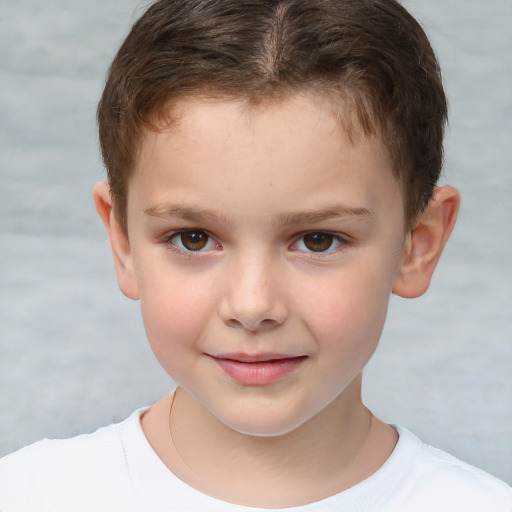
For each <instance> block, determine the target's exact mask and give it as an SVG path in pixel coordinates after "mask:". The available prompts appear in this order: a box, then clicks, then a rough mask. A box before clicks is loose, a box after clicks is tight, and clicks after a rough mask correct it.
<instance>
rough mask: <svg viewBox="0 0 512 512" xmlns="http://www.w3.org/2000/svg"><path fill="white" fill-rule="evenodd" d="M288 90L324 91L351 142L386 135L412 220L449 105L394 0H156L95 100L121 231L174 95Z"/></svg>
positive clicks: (422, 39) (417, 33)
mask: <svg viewBox="0 0 512 512" xmlns="http://www.w3.org/2000/svg"><path fill="white" fill-rule="evenodd" d="M296 93H313V94H315V95H317V96H321V97H324V98H326V99H328V100H329V101H330V102H331V103H332V105H333V106H334V107H335V109H336V111H337V114H338V116H339V121H340V123H341V124H342V125H343V127H344V128H345V130H346V131H347V133H348V134H349V136H350V137H351V139H352V140H354V141H356V140H358V139H359V138H361V137H368V136H376V137H377V138H379V139H380V140H381V141H382V143H383V144H384V147H385V148H386V151H387V153H388V155H389V158H390V159H391V161H392V168H393V173H394V175H395V177H396V179H397V183H398V184H399V186H400V187H401V191H402V197H403V205H404V214H405V221H406V223H405V227H406V228H407V229H409V228H411V227H412V226H413V225H414V221H415V219H416V217H417V215H418V214H419V213H420V212H421V211H423V209H424V208H425V207H426V205H427V204H428V202H429V200H430V199H431V197H432V193H433V190H434V187H435V184H436V182H437V180H438V178H439V174H440V171H441V166H442V157H443V145H442V144H443V132H444V125H445V122H446V114H447V107H446V98H445V95H444V91H443V87H442V83H441V76H440V70H439V66H438V63H437V60H436V58H435V55H434V53H433V51H432V48H431V47H430V44H429V41H428V39H427V37H426V35H425V33H424V31H423V30H422V28H421V27H420V25H419V24H418V23H417V22H416V21H415V20H414V18H413V17H412V16H411V15H410V14H409V13H408V12H407V11H406V10H405V9H404V8H403V7H402V6H401V5H400V4H399V3H398V2H396V1H395V0H356V1H354V0H346V1H341V0H273V1H271V0H255V1H245V2H239V1H237V0H209V1H204V0H160V1H157V2H155V3H154V4H153V5H152V6H151V7H150V8H149V9H148V11H147V12H146V13H145V14H144V15H143V16H142V18H141V19H140V20H139V21H138V22H137V23H135V25H134V27H133V28H132V30H131V32H130V34H129V35H128V37H127V39H126V41H125V42H124V44H123V45H122V47H121V48H120V50H119V52H118V54H117V56H116V57H115V59H114V61H113V63H112V66H111V68H110V72H109V76H108V80H107V84H106V87H105V90H104V93H103V97H102V99H101V102H100V104H99V108H98V120H99V130H100V143H101V149H102V153H103V158H104V162H105V166H106V168H107V172H108V179H109V183H110V187H111V193H112V198H113V201H114V206H115V209H116V212H117V214H118V217H119V219H120V222H121V223H122V225H123V226H124V227H125V229H126V202H127V195H128V183H129V179H130V176H131V174H132V173H133V171H134V168H135V165H136V162H137V157H138V154H139V151H140V149H141V144H142V140H143V136H144V133H145V132H146V131H147V130H159V129H161V128H162V127H166V126H169V125H172V123H173V121H175V119H174V113H175V111H176V110H175V108H174V107H176V105H179V103H180V102H181V101H183V100H184V99H185V98H189V97H194V96H195V97H204V96H206V97H218V98H225V99H237V100H241V101H243V102H245V103H247V104H248V105H250V106H257V105H264V104H265V103H266V102H272V101H275V100H276V99H279V98H283V97H287V96H292V95H294V94H296Z"/></svg>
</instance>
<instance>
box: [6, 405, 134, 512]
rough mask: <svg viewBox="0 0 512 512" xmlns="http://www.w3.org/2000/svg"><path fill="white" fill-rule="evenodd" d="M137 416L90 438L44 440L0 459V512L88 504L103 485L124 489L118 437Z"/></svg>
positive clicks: (123, 467) (121, 455) (123, 448)
mask: <svg viewBox="0 0 512 512" xmlns="http://www.w3.org/2000/svg"><path fill="white" fill-rule="evenodd" d="M139 416H140V412H139V411H136V412H135V413H134V414H133V415H132V416H130V418H128V419H127V420H125V421H124V422H122V423H118V424H113V425H110V426H108V427H104V428H101V429H99V430H98V431H96V432H95V433H93V434H86V435H81V436H78V437H75V438H72V439H63V440H49V439H44V440H42V441H39V442H37V443H35V444H32V445H30V446H27V447H25V448H23V449H21V450H19V451H17V452H15V453H12V454H10V455H7V456H6V457H3V458H2V459H0V509H1V510H2V511H5V512H7V511H9V510H46V508H45V505H44V504H45V503H48V504H50V503H51V504H52V506H53V504H60V503H62V504H65V503H67V502H68V500H69V502H71V501H72V502H73V503H80V501H81V500H83V501H82V503H84V502H88V501H90V499H91V496H92V495H93V494H95V493H96V494H97V493H101V492H103V491H102V489H105V488H106V487H109V486H106V482H109V484H112V485H115V486H121V487H124V486H126V487H127V485H126V484H125V480H126V479H123V475H124V474H126V472H127V469H126V465H125V447H124V442H123V433H124V431H125V430H126V429H127V428H129V426H130V424H131V423H133V422H134V421H136V420H137V418H138V417H139ZM63 507H64V505H63ZM48 510H50V508H48Z"/></svg>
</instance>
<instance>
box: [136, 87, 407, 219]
mask: <svg viewBox="0 0 512 512" xmlns="http://www.w3.org/2000/svg"><path fill="white" fill-rule="evenodd" d="M170 119H171V122H170V123H169V124H168V125H167V126H166V127H165V128H163V129H161V130H160V131H148V132H146V134H145V137H144V140H143V144H142V148H141V151H140V154H139V158H138V162H137V166H136V168H135V172H134V174H133V175H132V177H131V180H130V184H129V193H128V199H129V203H130V197H132V198H133V197H134V196H139V199H140V198H141V194H139V193H138V192H139V191H140V190H143V191H144V194H143V195H145V199H144V200H145V201H146V203H145V204H140V205H139V206H140V208H143V209H148V208H158V207H159V205H165V204H169V203H170V202H172V201H173V200H174V199H175V197H176V196H178V195H181V196H182V197H181V199H183V196H184V197H188V198H190V197H193V198H194V201H195V202H196V203H206V202H210V203H213V202H215V203H216V205H217V206H218V207H225V209H226V212H236V211H237V209H239V210H240V211H241V210H242V209H244V208H246V206H247V204H252V205H253V206H254V207H255V208H256V209H258V210H260V211H261V213H262V214H263V215H264V214H265V209H264V208H261V205H266V207H267V210H268V211H269V212H270V211H273V213H274V214H275V213H276V212H277V209H278V208H279V207H280V206H282V207H283V209H284V210H286V209H287V210H291V209H293V208H295V207H296V206H297V204H296V203H297V202H298V201H299V202H301V203H302V205H303V206H304V207H306V208H308V209H311V208H315V207H316V206H317V204H319V203H323V204H329V203H330V204H332V203H333V202H335V201H336V200H337V199H336V197H335V194H334V192H333V190H335V189H336V190H338V195H340V194H341V196H342V197H340V198H339V199H340V200H342V202H344V206H349V207H353V208H359V207H360V208H363V209H365V208H366V209H370V204H373V203H378V202H379V201H381V200H382V198H384V197H385V196H386V195H387V196H390V197H391V196H392V197H393V200H394V201H395V202H396V192H397V190H398V188H399V187H398V183H397V182H396V179H395V177H394V175H393V173H392V171H391V165H390V162H389V158H388V156H387V152H386V151H385V149H384V147H383V145H382V143H381V141H380V140H379V139H378V138H376V137H373V136H363V135H361V133H360V132H359V133H358V136H357V137H353V136H350V135H353V134H348V133H347V130H346V129H345V128H344V123H343V122H340V115H339V112H338V110H337V109H336V107H335V105H333V103H332V102H330V101H327V100H326V99H325V98H322V97H311V96H307V95H296V96H293V97H288V98H286V99H282V100H280V101H272V102H265V103H260V104H258V105H250V104H248V103H247V102H242V101H234V100H231V101H225V100H224V101H220V100H218V99H211V98H200V99H198V98H194V99H189V100H187V101H183V102H181V103H180V104H177V105H176V106H175V107H174V108H173V110H172V112H171V116H170ZM351 196H352V197H351ZM181 199H180V200H181ZM149 203H151V204H149ZM363 203H366V204H363ZM295 209H296V208H295ZM228 214H229V213H228Z"/></svg>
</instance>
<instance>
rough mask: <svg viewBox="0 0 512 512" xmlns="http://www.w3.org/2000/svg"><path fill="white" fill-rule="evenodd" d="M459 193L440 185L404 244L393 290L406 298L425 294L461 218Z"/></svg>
mask: <svg viewBox="0 0 512 512" xmlns="http://www.w3.org/2000/svg"><path fill="white" fill-rule="evenodd" d="M459 205H460V195H459V192H458V191H457V190H456V189H455V188H453V187H450V186H445V187H440V188H437V189H436V190H435V192H434V195H433V197H432V199H431V200H430V203H429V205H428V207H427V208H426V210H425V211H424V212H423V213H422V214H421V215H420V217H419V219H418V222H417V223H416V226H415V228H414V229H413V230H412V231H411V233H409V235H408V238H407V240H406V243H405V245H404V254H403V260H402V263H401V265H400V269H399V271H398V274H397V277H396V279H395V283H394V285H393V293H394V294H396V295H399V296H400V297H405V298H414V297H419V296H420V295H423V294H424V293H425V292H426V291H427V290H428V287H429V285H430V281H431V279H432V274H433V273H434V270H435V268H436V265H437V263H438V261H439V258H440V257H441V254H442V252H443V249H444V247H445V245H446V242H447V241H448V238H449V237H450V234H451V232H452V230H453V227H454V225H455V221H456V220H457V213H458V211H459Z"/></svg>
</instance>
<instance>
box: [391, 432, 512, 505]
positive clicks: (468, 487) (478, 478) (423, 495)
mask: <svg viewBox="0 0 512 512" xmlns="http://www.w3.org/2000/svg"><path fill="white" fill-rule="evenodd" d="M396 428H397V430H398V432H399V435H400V442H399V445H397V450H396V452H397V453H396V455H398V456H399V457H398V458H399V459H401V462H402V464H403V468H402V469H403V470H404V474H406V475H407V476H406V477H405V478H403V481H402V489H401V491H400V494H401V495H402V496H403V497H404V499H405V500H408V501H409V502H411V504H414V507H412V506H411V509H413V510H447V511H455V510H460V511H465V512H470V511H482V512H484V511H485V512H493V511H496V512H498V511H507V512H510V511H512V489H511V488H510V487H509V486H508V485H507V484H505V483H504V482H502V481H501V480H499V479H498V478H496V477H494V476H492V475H490V474H488V473H486V472H485V471H482V470H480V469H477V468H475V467H474V466H471V465H470V464H467V463H465V462H463V461H461V460H459V459H457V458H456V457H453V456H452V455H450V454H448V453H446V452H444V451H442V450H439V449H437V448H433V447H432V446H429V445H427V444H425V443H423V442H421V441H420V440H419V439H418V438H417V437H416V436H414V435H413V434H411V433H410V432H408V431H407V430H405V429H403V428H400V427H396ZM433 507H436V508H433Z"/></svg>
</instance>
